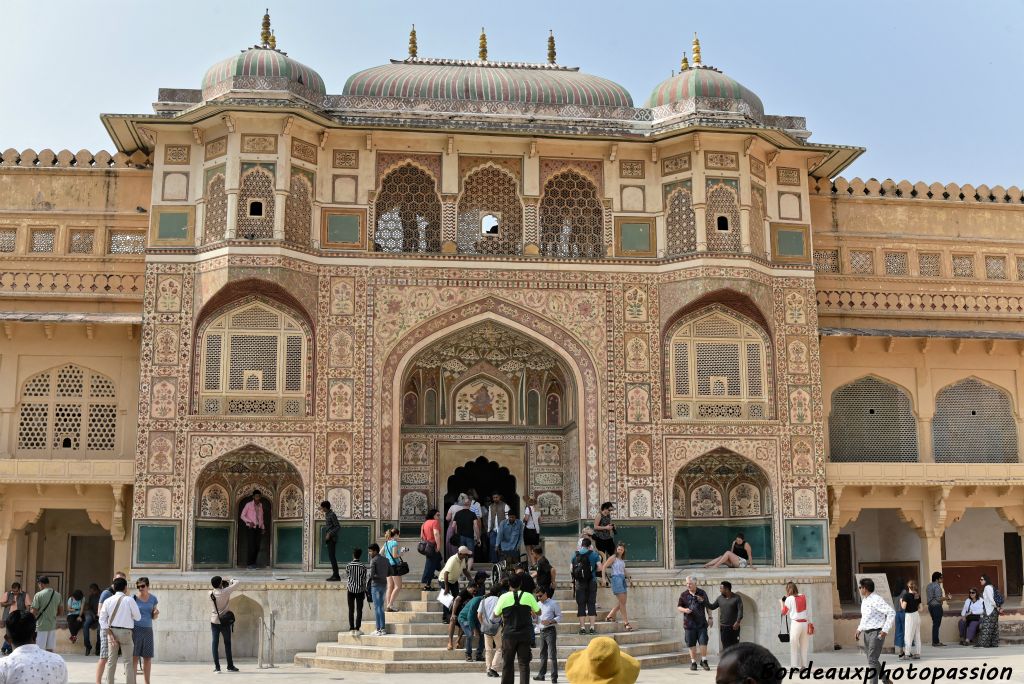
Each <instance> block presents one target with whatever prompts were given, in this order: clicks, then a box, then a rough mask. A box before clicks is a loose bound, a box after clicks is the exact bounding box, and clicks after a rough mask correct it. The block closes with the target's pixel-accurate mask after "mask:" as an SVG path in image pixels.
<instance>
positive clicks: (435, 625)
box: [363, 613, 623, 636]
mask: <svg viewBox="0 0 1024 684" xmlns="http://www.w3.org/2000/svg"><path fill="white" fill-rule="evenodd" d="M393 615H402V613H388V618H387V619H388V623H387V631H388V633H389V634H415V635H432V634H433V635H436V634H445V635H447V634H448V625H447V624H446V623H442V622H441V615H440V613H438V614H437V616H436V619H431V620H429V621H419V622H392V621H391V617H392V616H393ZM575 618H576V616H575V615H573V616H570V618H569V619H575ZM363 622H364V627H367V630H369V628H370V627H372V626H373V617H372V616H370V619H369V620H367V619H366V616H365V615H364V616H363ZM579 628H580V623H579V622H563V623H561V624H560V625H558V634H559V636H561V635H562V634H577V632H578V631H579ZM594 629H595V630H596V631H597V633H598V634H603V635H611V634H613V633H616V632H621V631H623V630H622V625H619V624H615V623H612V622H598V623H597V624H596V625H595V626H594ZM367 630H364V631H367ZM369 631H372V630H369Z"/></svg>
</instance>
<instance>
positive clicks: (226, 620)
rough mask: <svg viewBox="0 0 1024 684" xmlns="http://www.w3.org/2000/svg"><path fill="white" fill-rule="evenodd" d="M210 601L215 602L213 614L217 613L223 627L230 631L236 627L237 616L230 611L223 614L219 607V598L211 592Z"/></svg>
mask: <svg viewBox="0 0 1024 684" xmlns="http://www.w3.org/2000/svg"><path fill="white" fill-rule="evenodd" d="M210 600H211V601H213V612H215V613H217V618H218V619H219V620H220V626H221V627H227V628H228V629H230V628H232V627H234V625H235V614H234V613H232V612H231V611H230V610H225V611H224V612H223V613H222V612H220V608H219V607H218V606H217V597H216V596H214V595H213V592H212V591H211V592H210Z"/></svg>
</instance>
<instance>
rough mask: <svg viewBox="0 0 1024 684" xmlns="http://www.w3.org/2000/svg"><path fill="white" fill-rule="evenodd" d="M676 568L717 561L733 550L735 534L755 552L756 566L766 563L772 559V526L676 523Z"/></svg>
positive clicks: (760, 524) (763, 524)
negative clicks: (744, 540)
mask: <svg viewBox="0 0 1024 684" xmlns="http://www.w3.org/2000/svg"><path fill="white" fill-rule="evenodd" d="M675 532H676V533H675V550H676V565H692V564H694V563H698V562H699V563H704V562H706V561H709V560H711V559H712V558H717V557H718V556H720V555H722V553H723V552H725V551H727V550H728V549H730V548H731V547H732V542H733V540H734V539H735V538H736V533H737V532H742V533H743V534H745V535H746V537H747V542H748V543H749V544H750V548H751V549H752V550H753V552H754V562H755V563H767V562H769V561H770V559H771V558H772V527H771V524H769V523H753V522H752V523H742V522H736V523H727V524H720V525H714V524H708V523H697V524H694V523H687V524H680V523H679V522H676V527H675Z"/></svg>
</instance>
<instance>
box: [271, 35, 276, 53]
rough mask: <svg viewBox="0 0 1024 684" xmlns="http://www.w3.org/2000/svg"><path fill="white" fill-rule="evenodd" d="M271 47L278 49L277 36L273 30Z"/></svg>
mask: <svg viewBox="0 0 1024 684" xmlns="http://www.w3.org/2000/svg"><path fill="white" fill-rule="evenodd" d="M270 49H271V50H276V49H277V36H275V35H274V32H273V31H271V32H270Z"/></svg>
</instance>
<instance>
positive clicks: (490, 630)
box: [477, 583, 504, 677]
mask: <svg viewBox="0 0 1024 684" xmlns="http://www.w3.org/2000/svg"><path fill="white" fill-rule="evenodd" d="M503 591H504V589H503V588H502V586H501V584H498V583H495V584H493V585H491V591H490V592H489V593H488V594H487V596H486V597H484V600H483V601H481V602H480V608H479V609H478V610H477V618H478V619H479V620H480V635H481V638H482V639H483V642H484V647H485V652H484V665H485V667H486V668H487V676H488V677H499V676H500V675H499V674H498V663H499V662H501V618H500V617H497V616H496V615H495V614H494V607H495V606H497V605H498V599H499V598H500V597H501V595H502V593H503Z"/></svg>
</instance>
